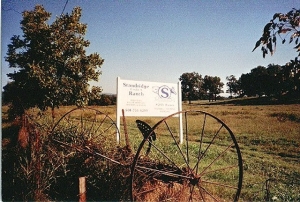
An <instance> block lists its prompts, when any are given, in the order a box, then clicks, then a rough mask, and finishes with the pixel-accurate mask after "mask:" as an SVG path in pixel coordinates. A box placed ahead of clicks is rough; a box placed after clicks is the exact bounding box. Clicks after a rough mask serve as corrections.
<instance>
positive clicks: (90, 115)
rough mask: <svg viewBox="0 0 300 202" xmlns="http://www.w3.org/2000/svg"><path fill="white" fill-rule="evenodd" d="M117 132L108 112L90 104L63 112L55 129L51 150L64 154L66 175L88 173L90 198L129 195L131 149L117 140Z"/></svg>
mask: <svg viewBox="0 0 300 202" xmlns="http://www.w3.org/2000/svg"><path fill="white" fill-rule="evenodd" d="M117 132H118V134H120V133H119V131H118V128H117V126H116V124H115V122H114V121H113V120H112V119H111V118H110V117H109V115H108V114H105V113H102V112H100V111H99V110H97V109H93V108H87V107H85V108H76V109H73V110H71V111H69V112H68V113H66V114H64V115H63V116H62V117H61V118H60V119H59V120H58V122H57V123H56V124H55V125H54V127H53V129H52V132H51V140H52V142H53V147H52V148H54V149H52V150H51V152H57V155H55V156H63V157H64V158H63V159H62V160H61V161H60V162H62V164H61V167H62V169H64V170H63V171H64V172H66V174H65V175H68V177H72V176H87V178H88V179H87V182H88V184H87V189H89V191H88V193H89V195H88V197H89V199H90V200H103V201H116V200H126V199H128V198H129V197H128V195H129V193H130V187H129V186H123V184H126V183H127V181H128V180H127V179H128V177H129V176H130V165H131V161H129V160H128V158H130V157H131V150H130V149H128V147H126V146H125V147H122V144H121V143H120V144H118V143H117V138H116V134H117ZM128 162H130V164H129V165H127V164H128ZM93 197H95V198H93Z"/></svg>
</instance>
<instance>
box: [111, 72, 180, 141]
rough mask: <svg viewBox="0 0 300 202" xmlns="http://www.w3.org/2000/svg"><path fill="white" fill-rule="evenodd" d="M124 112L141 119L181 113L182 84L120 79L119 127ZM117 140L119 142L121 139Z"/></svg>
mask: <svg viewBox="0 0 300 202" xmlns="http://www.w3.org/2000/svg"><path fill="white" fill-rule="evenodd" d="M122 110H124V113H125V116H139V117H141V116H147V117H166V116H169V115H171V114H173V113H176V112H178V111H181V110H182V107H181V83H180V82H178V83H159V82H148V81H134V80H123V79H121V78H120V77H118V78H117V126H118V127H119V126H120V116H121V115H122ZM180 119H181V117H180ZM179 125H181V124H179ZM117 138H118V141H119V137H117Z"/></svg>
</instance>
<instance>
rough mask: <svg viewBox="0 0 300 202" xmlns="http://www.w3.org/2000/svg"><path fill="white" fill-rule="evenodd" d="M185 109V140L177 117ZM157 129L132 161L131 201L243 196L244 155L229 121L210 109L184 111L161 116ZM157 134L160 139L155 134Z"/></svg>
mask: <svg viewBox="0 0 300 202" xmlns="http://www.w3.org/2000/svg"><path fill="white" fill-rule="evenodd" d="M180 114H181V115H182V120H183V122H182V123H183V135H184V141H183V143H182V144H179V138H178V133H179V127H178V125H179V124H178V118H175V117H176V116H178V115H180ZM152 129H153V131H152V132H151V133H150V134H149V135H148V136H147V137H145V139H144V140H143V141H142V142H141V144H140V146H139V148H138V150H137V153H136V155H135V158H134V161H133V164H132V170H131V189H132V191H131V192H132V200H134V201H146V200H151V201H168V200H173V201H174V200H180V201H222V200H226V201H227V200H234V201H237V200H238V198H239V195H240V192H241V188H242V178H243V166H242V157H241V152H240V149H239V146H238V144H237V141H236V139H235V137H234V134H233V133H232V131H231V130H230V129H229V127H228V126H227V125H226V124H225V123H224V122H222V121H221V120H220V119H218V118H217V117H215V116H213V115H211V114H209V113H207V112H203V111H183V112H177V113H175V114H173V115H171V116H168V117H166V118H164V119H162V120H161V121H159V122H158V123H157V124H156V125H155V126H154V127H153V128H152ZM152 134H155V135H156V140H155V141H152V138H150V137H151V136H152ZM149 147H151V148H150V150H151V151H150V152H149ZM147 153H149V154H147Z"/></svg>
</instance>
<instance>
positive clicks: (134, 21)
mask: <svg viewBox="0 0 300 202" xmlns="http://www.w3.org/2000/svg"><path fill="white" fill-rule="evenodd" d="M37 4H40V5H43V6H44V8H45V9H46V10H47V11H48V12H51V13H52V17H51V19H50V21H49V23H51V21H53V20H54V19H55V18H56V16H59V15H60V14H61V13H62V12H63V13H64V14H66V13H71V12H72V9H73V8H74V7H76V6H79V7H81V8H82V17H81V22H82V23H86V24H87V26H88V27H87V33H86V35H85V39H86V40H89V41H90V46H89V47H88V48H87V49H86V51H87V54H91V53H95V52H97V53H99V54H100V56H101V57H102V58H103V59H104V64H103V65H102V67H101V71H102V75H101V76H100V78H99V81H98V82H93V83H91V85H97V86H101V87H102V88H103V92H104V93H116V79H117V77H121V78H122V79H126V80H138V81H154V82H166V83H177V82H178V81H179V77H180V76H181V75H182V74H183V73H187V72H197V73H199V74H201V75H202V76H203V77H204V76H205V75H209V76H218V77H220V78H221V81H222V82H223V83H224V84H225V85H224V88H226V82H227V81H226V76H230V75H234V76H236V78H239V77H240V76H241V75H242V74H245V73H249V72H250V71H251V69H253V68H255V67H257V66H260V65H261V66H265V67H267V66H268V65H269V64H279V65H284V64H286V63H287V62H289V61H290V60H291V59H294V58H295V57H296V56H297V52H296V51H295V50H294V49H293V46H292V45H290V44H283V45H282V44H278V45H277V48H276V52H275V54H274V55H273V56H271V55H267V56H266V58H263V57H262V53H261V51H260V49H257V50H255V51H254V52H252V49H253V48H254V45H255V43H256V41H257V40H258V39H259V38H260V37H261V34H262V30H263V28H264V26H265V24H266V23H268V22H269V21H270V20H271V19H272V17H273V15H274V13H278V12H279V13H287V12H288V11H290V10H291V9H292V8H297V9H299V6H300V2H299V0H240V1H238V0H168V1H166V0H136V1H135V0H127V1H125V0H123V1H117V0H50V1H49V0H1V69H2V72H1V76H2V87H3V86H5V85H6V84H7V82H8V78H7V76H6V74H7V73H9V72H13V71H14V70H15V69H13V68H9V64H8V63H7V62H5V59H4V57H5V56H6V53H7V45H8V44H10V43H11V41H10V38H11V37H12V36H13V35H22V30H21V29H20V21H21V20H22V14H21V13H22V12H23V11H25V10H33V9H34V6H35V5H37Z"/></svg>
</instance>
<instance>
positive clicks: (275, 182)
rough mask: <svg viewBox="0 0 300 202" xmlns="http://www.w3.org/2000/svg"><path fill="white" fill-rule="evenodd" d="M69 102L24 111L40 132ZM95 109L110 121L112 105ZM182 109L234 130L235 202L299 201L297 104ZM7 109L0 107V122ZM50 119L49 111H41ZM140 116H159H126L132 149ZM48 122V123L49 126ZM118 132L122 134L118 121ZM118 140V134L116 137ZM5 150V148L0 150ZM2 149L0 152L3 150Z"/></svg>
mask: <svg viewBox="0 0 300 202" xmlns="http://www.w3.org/2000/svg"><path fill="white" fill-rule="evenodd" d="M73 108H74V106H68V107H61V108H60V109H59V110H56V119H55V120H51V118H48V119H47V120H48V121H47V120H45V119H38V118H37V116H38V114H40V113H39V112H38V111H37V110H36V109H34V110H32V111H30V113H31V114H32V116H36V117H35V118H36V120H40V124H41V125H45V122H48V123H47V124H48V126H47V129H45V131H46V130H50V129H51V126H53V124H54V123H55V122H56V121H57V120H58V119H59V117H61V116H62V115H63V114H65V113H66V112H68V111H70V110H71V109H73ZM94 108H96V109H97V110H99V111H101V112H104V113H107V114H109V116H110V117H111V118H112V119H113V120H115V119H116V106H108V107H99V106H95V107H94ZM183 110H202V111H206V112H208V113H211V114H213V115H215V116H216V117H218V118H220V119H221V120H222V121H224V122H225V123H226V125H228V126H229V128H230V129H231V130H232V131H233V132H234V134H235V136H236V139H237V141H238V143H239V146H240V148H241V152H242V157H243V163H244V180H243V189H242V193H241V197H240V200H241V201H263V200H269V201H272V200H276V199H278V200H280V201H297V200H300V194H299V193H300V182H299V179H300V160H299V159H300V122H299V120H300V105H299V104H290V105H232V104H224V103H220V104H218V105H210V104H209V103H207V102H205V103H203V102H201V103H194V104H191V105H188V104H184V105H183ZM6 111H7V108H6V107H5V106H3V107H2V120H5V116H6V114H5V112H6ZM48 115H49V117H51V116H50V115H51V112H50V111H46V112H44V114H43V115H40V116H43V117H45V116H48ZM136 119H141V120H143V121H145V122H147V123H148V124H149V125H151V126H153V125H154V124H155V123H156V122H157V121H158V120H159V119H160V118H148V117H127V118H126V122H127V127H128V133H129V134H130V136H129V138H130V141H131V144H132V148H133V150H136V149H137V147H138V146H139V143H140V142H141V140H142V137H141V134H140V133H139V131H138V129H137V127H136V124H135V120H136ZM49 122H50V123H51V124H49ZM10 126H11V123H8V122H5V121H4V122H3V123H2V132H3V136H2V145H4V146H7V145H9V143H10V141H11V140H10V138H11V137H10V134H12V133H17V130H14V129H13V128H11V127H10ZM120 130H121V134H124V129H123V124H122V123H121V128H120ZM122 138H123V139H124V137H122ZM3 149H5V148H3ZM3 149H2V151H3Z"/></svg>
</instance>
